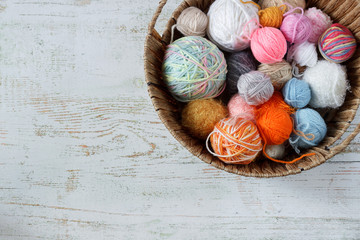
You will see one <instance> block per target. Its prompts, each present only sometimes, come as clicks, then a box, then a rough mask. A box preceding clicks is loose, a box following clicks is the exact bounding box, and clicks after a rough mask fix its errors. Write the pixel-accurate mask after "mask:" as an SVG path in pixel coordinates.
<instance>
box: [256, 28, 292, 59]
mask: <svg viewBox="0 0 360 240" xmlns="http://www.w3.org/2000/svg"><path fill="white" fill-rule="evenodd" d="M250 46H251V51H252V53H253V54H254V57H255V58H256V60H258V61H259V62H261V63H265V64H273V63H277V62H281V61H282V60H283V58H284V56H285V54H286V51H287V42H286V39H285V37H284V35H283V34H282V33H281V31H280V30H279V29H277V28H273V27H264V28H259V29H257V30H255V31H254V33H253V35H252V36H251V43H250Z"/></svg>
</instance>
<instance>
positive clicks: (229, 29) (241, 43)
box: [207, 0, 259, 52]
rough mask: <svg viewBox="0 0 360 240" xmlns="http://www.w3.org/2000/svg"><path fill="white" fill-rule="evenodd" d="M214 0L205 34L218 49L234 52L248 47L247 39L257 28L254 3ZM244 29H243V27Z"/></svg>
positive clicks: (236, 0)
mask: <svg viewBox="0 0 360 240" xmlns="http://www.w3.org/2000/svg"><path fill="white" fill-rule="evenodd" d="M243 1H244V2H245V3H242V2H241V1H239V0H216V1H215V2H214V3H213V4H211V6H210V9H209V12H208V17H209V26H208V29H207V34H208V36H209V38H210V40H211V41H212V42H214V43H215V44H216V45H217V46H218V47H219V48H220V49H222V50H225V51H228V52H235V51H241V50H243V49H245V48H248V47H249V46H250V40H249V37H250V36H251V35H252V33H253V32H254V31H255V30H256V29H257V28H258V25H257V24H256V21H252V22H251V23H249V24H247V23H248V22H249V21H250V20H252V19H256V20H257V21H258V22H259V15H258V11H259V8H258V7H257V5H256V3H254V2H252V1H246V0H243ZM246 24H247V26H246V28H245V29H244V27H245V25H246Z"/></svg>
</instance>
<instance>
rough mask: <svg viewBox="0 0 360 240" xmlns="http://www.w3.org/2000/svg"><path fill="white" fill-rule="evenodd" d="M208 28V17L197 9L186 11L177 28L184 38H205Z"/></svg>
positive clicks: (178, 20) (182, 14)
mask: <svg viewBox="0 0 360 240" xmlns="http://www.w3.org/2000/svg"><path fill="white" fill-rule="evenodd" d="M207 26H208V17H207V15H206V14H205V13H204V12H203V11H201V10H200V9H198V8H196V7H188V8H186V9H184V10H183V11H182V12H181V14H180V16H179V18H178V19H177V22H176V28H177V29H178V30H179V31H180V32H181V33H182V34H183V35H184V36H201V37H204V36H205V33H206V29H207Z"/></svg>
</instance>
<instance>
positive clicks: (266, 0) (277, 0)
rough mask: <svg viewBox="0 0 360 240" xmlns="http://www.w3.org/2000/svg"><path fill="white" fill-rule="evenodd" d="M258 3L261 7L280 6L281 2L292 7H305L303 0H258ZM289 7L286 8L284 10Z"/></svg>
mask: <svg viewBox="0 0 360 240" xmlns="http://www.w3.org/2000/svg"><path fill="white" fill-rule="evenodd" d="M258 3H259V5H260V6H261V8H262V9H265V8H268V7H274V6H277V7H279V6H281V5H283V4H289V5H290V6H292V7H293V8H296V7H300V8H302V9H305V7H306V2H305V0H259V2H258ZM289 10H290V9H289V8H287V10H286V12H287V11H289Z"/></svg>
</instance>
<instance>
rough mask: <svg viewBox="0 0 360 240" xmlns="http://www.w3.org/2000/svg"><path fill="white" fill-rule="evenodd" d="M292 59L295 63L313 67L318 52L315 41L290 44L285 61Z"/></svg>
mask: <svg viewBox="0 0 360 240" xmlns="http://www.w3.org/2000/svg"><path fill="white" fill-rule="evenodd" d="M292 60H294V61H295V62H296V63H297V64H299V65H300V66H302V67H304V66H306V67H313V66H315V64H316V63H317V61H318V54H317V51H316V45H315V43H310V42H308V41H305V42H303V43H295V44H294V45H292V46H291V47H290V49H289V51H288V54H287V61H288V62H291V61H292Z"/></svg>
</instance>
